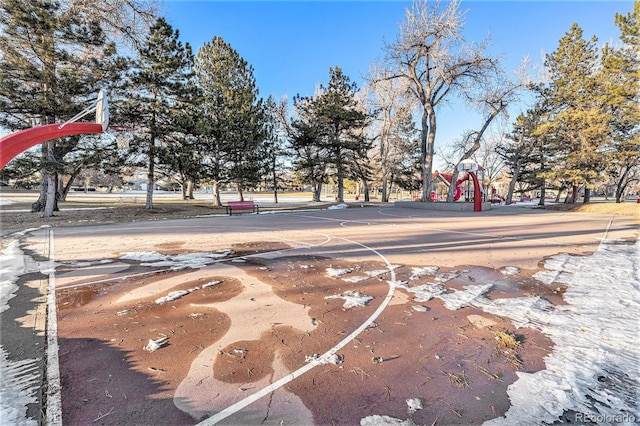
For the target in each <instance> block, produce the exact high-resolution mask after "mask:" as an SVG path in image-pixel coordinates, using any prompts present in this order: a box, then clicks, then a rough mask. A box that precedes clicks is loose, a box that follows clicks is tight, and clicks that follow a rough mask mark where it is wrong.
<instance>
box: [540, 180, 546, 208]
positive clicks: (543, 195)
mask: <svg viewBox="0 0 640 426" xmlns="http://www.w3.org/2000/svg"><path fill="white" fill-rule="evenodd" d="M546 192H547V188H545V185H542V187H541V188H540V200H539V201H538V205H539V206H544V199H545V198H546V196H547V193H546Z"/></svg>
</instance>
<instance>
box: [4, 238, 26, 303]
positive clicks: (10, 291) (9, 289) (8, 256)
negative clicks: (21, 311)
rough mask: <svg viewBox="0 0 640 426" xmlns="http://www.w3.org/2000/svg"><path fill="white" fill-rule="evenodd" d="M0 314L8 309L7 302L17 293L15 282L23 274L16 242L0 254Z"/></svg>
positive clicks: (18, 244)
mask: <svg viewBox="0 0 640 426" xmlns="http://www.w3.org/2000/svg"><path fill="white" fill-rule="evenodd" d="M0 272H2V274H0V312H4V311H6V310H7V309H9V300H10V299H13V298H14V297H15V292H16V291H18V286H17V284H16V281H17V280H18V278H19V277H20V275H22V274H24V272H25V264H24V258H23V256H22V250H20V243H19V242H18V240H12V241H10V242H9V244H7V247H6V248H5V249H4V250H2V253H1V254H0Z"/></svg>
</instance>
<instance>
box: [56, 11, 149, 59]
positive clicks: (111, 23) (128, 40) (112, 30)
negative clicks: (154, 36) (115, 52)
mask: <svg viewBox="0 0 640 426" xmlns="http://www.w3.org/2000/svg"><path fill="white" fill-rule="evenodd" d="M63 4H65V5H66V10H67V13H70V14H74V15H81V16H84V17H85V19H87V20H89V21H90V20H95V19H97V20H99V21H100V22H101V25H102V29H103V30H104V31H105V32H106V33H107V35H108V38H109V39H110V40H112V41H114V42H116V43H117V44H120V43H122V44H123V45H125V46H130V47H135V48H138V47H139V46H140V45H141V44H142V43H143V42H144V37H145V36H146V34H147V32H148V29H149V28H150V27H151V25H153V24H154V23H155V22H156V20H157V19H158V16H159V12H160V6H159V1H158V0H104V1H96V0H63Z"/></svg>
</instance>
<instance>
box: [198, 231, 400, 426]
mask: <svg viewBox="0 0 640 426" xmlns="http://www.w3.org/2000/svg"><path fill="white" fill-rule="evenodd" d="M332 238H333V239H339V240H343V241H346V242H349V243H352V244H355V245H358V246H360V247H362V248H364V249H367V250H370V251H372V252H373V253H375V254H376V255H377V256H378V257H380V258H381V259H382V260H383V261H384V263H385V264H386V265H387V268H388V269H389V272H390V274H391V282H394V281H396V274H395V268H394V267H393V266H392V265H391V263H390V262H389V260H387V258H386V257H384V255H383V254H382V253H380V252H378V251H377V250H376V249H374V248H371V247H369V246H367V245H365V244H362V243H359V242H357V241H353V240H349V239H347V238H340V237H332ZM394 290H395V287H394V286H393V285H392V284H389V290H388V292H387V295H386V296H385V298H384V300H383V301H382V303H381V304H380V305H379V306H378V308H377V309H376V310H375V312H374V313H373V314H372V315H371V316H370V317H369V318H367V320H366V321H365V322H363V323H362V324H361V325H360V326H359V327H358V328H356V329H355V330H354V331H353V332H352V333H351V334H349V335H348V336H347V337H345V338H344V339H342V341H340V342H339V343H338V344H337V345H335V346H334V347H333V348H331V349H329V350H328V351H327V352H325V353H324V354H322V355H321V356H320V357H319V358H318V360H322V359H326V358H327V357H329V356H331V355H334V354H335V353H336V352H337V351H339V350H340V349H342V348H343V347H344V346H346V345H347V344H349V342H351V341H353V339H355V338H356V336H358V334H360V333H362V332H363V331H364V330H365V329H366V328H367V327H369V326H370V325H371V324H372V323H373V322H374V321H375V320H376V319H377V318H378V316H380V314H381V313H382V311H384V310H385V309H386V307H387V305H388V304H389V302H391V298H392V297H393V293H394ZM318 360H315V361H312V362H309V363H308V364H305V365H304V366H302V367H300V368H299V369H297V370H295V371H294V372H292V373H289V374H288V375H286V376H284V377H282V378H281V379H279V380H277V381H276V382H274V383H272V384H270V385H269V386H266V387H264V388H262V389H261V390H259V391H258V392H256V393H254V394H252V395H249V396H248V397H246V398H244V399H242V400H240V401H238V402H236V403H235V404H233V405H230V406H229V407H227V408H225V409H224V410H222V411H219V412H218V413H216V414H214V415H213V416H211V417H209V418H208V419H206V420H204V421H202V422H200V423H198V426H205V425H215V424H216V423H218V422H220V421H222V420H224V419H226V418H227V417H229V416H231V415H233V414H235V413H237V412H238V411H240V410H242V409H243V408H244V407H246V406H248V405H250V404H252V403H253V402H255V401H257V400H259V399H260V398H262V397H264V396H266V395H268V394H270V393H272V392H274V391H276V390H277V389H279V388H281V387H282V386H284V385H286V384H287V383H289V382H291V381H292V380H293V379H295V378H297V377H300V376H302V375H303V374H304V373H306V372H307V371H309V370H311V369H312V368H314V367H316V366H317V365H320V364H319V361H318Z"/></svg>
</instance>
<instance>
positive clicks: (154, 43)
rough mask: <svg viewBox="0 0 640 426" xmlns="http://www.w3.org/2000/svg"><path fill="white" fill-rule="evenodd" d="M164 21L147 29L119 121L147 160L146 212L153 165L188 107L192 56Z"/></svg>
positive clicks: (153, 170)
mask: <svg viewBox="0 0 640 426" xmlns="http://www.w3.org/2000/svg"><path fill="white" fill-rule="evenodd" d="M179 36H180V34H179V32H178V31H177V30H174V29H173V28H172V27H171V25H169V23H167V21H166V20H165V19H164V18H160V19H158V20H157V21H156V23H155V24H154V25H153V26H152V27H151V28H150V31H149V35H148V36H147V39H146V42H145V43H144V45H142V46H141V47H140V50H139V52H138V53H139V58H138V60H137V61H136V62H135V64H134V68H133V69H132V72H131V74H130V76H129V80H128V82H127V88H128V89H129V97H128V98H127V99H126V100H125V101H124V102H122V108H121V111H120V113H121V117H122V119H123V120H124V121H125V122H129V123H132V124H133V125H134V126H135V136H134V138H133V140H132V141H131V143H130V146H131V148H132V149H133V150H134V151H135V152H136V153H137V154H139V155H140V156H141V157H142V158H144V159H145V160H146V166H147V196H146V203H145V208H146V209H152V208H153V191H154V189H155V186H156V183H155V180H156V176H155V168H156V163H157V162H158V161H159V160H162V159H163V158H166V157H162V156H160V147H161V146H162V145H163V144H164V145H167V144H170V143H171V138H170V135H171V134H172V132H174V131H175V130H176V127H177V126H176V123H175V114H176V113H177V112H178V111H179V110H180V109H181V108H184V107H185V105H188V103H189V100H190V97H189V94H190V91H189V87H188V83H189V79H190V78H191V72H192V71H191V68H192V65H193V55H192V53H191V46H190V45H189V44H188V43H187V44H183V43H182V42H181V41H180V40H179Z"/></svg>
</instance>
